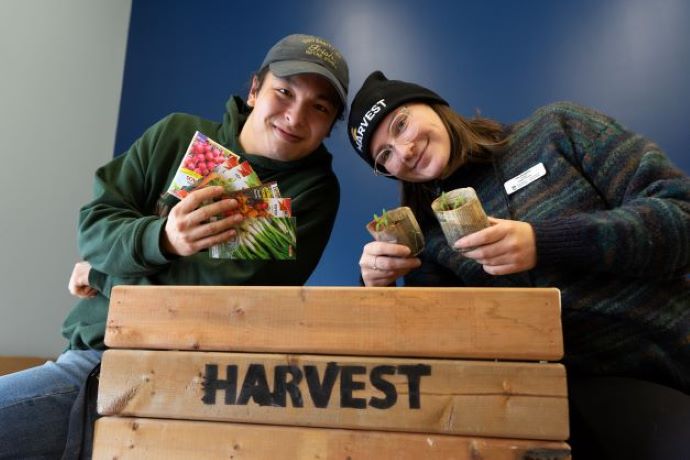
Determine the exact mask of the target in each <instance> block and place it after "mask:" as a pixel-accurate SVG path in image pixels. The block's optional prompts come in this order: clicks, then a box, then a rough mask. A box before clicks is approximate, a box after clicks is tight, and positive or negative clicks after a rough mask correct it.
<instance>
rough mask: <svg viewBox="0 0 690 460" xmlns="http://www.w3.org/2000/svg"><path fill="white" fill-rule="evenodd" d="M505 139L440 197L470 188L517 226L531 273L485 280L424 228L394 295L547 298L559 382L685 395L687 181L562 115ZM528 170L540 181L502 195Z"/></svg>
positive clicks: (653, 153)
mask: <svg viewBox="0 0 690 460" xmlns="http://www.w3.org/2000/svg"><path fill="white" fill-rule="evenodd" d="M508 130H509V139H508V144H507V145H506V148H505V149H504V150H503V151H502V152H501V153H499V154H496V155H495V156H494V158H493V161H492V162H491V163H488V164H470V165H466V166H463V167H461V168H460V169H459V170H458V171H457V172H456V173H454V174H453V175H452V176H451V177H449V178H448V179H446V180H444V181H442V182H441V183H440V188H441V189H442V190H444V191H448V190H452V189H455V188H458V187H474V188H475V189H476V191H477V193H478V195H479V197H480V199H481V201H482V203H483V205H484V208H485V210H486V212H487V214H488V215H491V216H494V217H498V218H501V219H512V220H520V221H525V222H529V223H530V224H531V225H532V227H533V228H534V232H535V236H536V246H537V259H538V260H537V266H536V267H535V268H534V269H533V270H531V271H530V272H525V273H519V274H515V275H506V276H492V275H489V274H487V273H485V272H484V271H483V270H482V267H481V266H480V265H479V264H477V263H476V262H474V261H472V260H470V259H467V258H464V257H462V256H461V255H460V254H459V253H457V252H455V251H453V250H452V249H451V248H450V247H449V246H448V245H447V243H446V241H445V239H444V237H443V235H442V233H441V231H440V228H438V226H433V227H431V228H427V229H425V236H426V240H427V246H426V248H425V250H424V252H423V254H422V256H421V257H422V261H423V265H422V267H421V268H420V269H418V270H416V271H414V272H412V273H410V274H409V275H408V276H407V277H406V285H417V286H419V285H422V286H429V285H443V286H448V285H450V286H494V287H501V286H535V287H557V288H559V289H560V290H561V300H562V309H563V314H562V320H563V332H564V340H565V359H564V363H565V364H566V367H567V369H568V372H569V373H571V374H594V375H618V376H632V377H638V378H645V379H648V380H651V381H655V382H659V383H663V384H667V385H670V386H673V387H675V388H677V389H680V390H681V391H684V392H686V393H690V278H688V276H687V273H688V269H689V267H690V179H689V178H688V177H687V176H686V175H684V174H683V173H682V172H681V171H680V170H679V169H677V168H676V167H674V166H673V165H672V164H671V163H670V161H669V160H668V158H667V157H666V156H665V155H664V154H663V153H662V152H661V151H660V149H659V147H657V146H656V145H654V144H653V143H651V142H650V141H648V140H647V139H645V138H643V137H641V136H639V135H637V134H634V133H631V132H629V131H627V130H626V129H624V128H623V127H622V126H621V125H620V124H618V123H617V122H616V121H614V120H612V119H611V118H609V117H607V116H605V115H602V114H600V113H597V112H595V111H592V110H589V109H586V108H583V107H580V106H577V105H575V104H572V103H557V104H552V105H549V106H546V107H543V108H541V109H540V110H538V111H536V112H535V113H534V114H533V115H532V116H531V117H530V118H528V119H526V120H524V121H522V122H519V123H517V124H515V125H513V126H510V127H509V128H508ZM539 163H542V164H543V165H544V167H545V169H546V175H545V176H543V177H541V178H539V179H537V180H535V181H533V182H531V183H529V184H528V185H527V186H525V187H524V188H522V189H519V190H517V191H516V192H514V193H512V194H510V195H508V194H507V193H506V191H505V188H504V183H505V182H506V181H508V180H509V179H511V178H514V177H516V176H517V175H519V174H520V173H522V172H524V171H525V170H527V169H529V168H530V167H532V166H534V165H537V164H539Z"/></svg>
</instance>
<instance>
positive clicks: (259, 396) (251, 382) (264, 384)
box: [237, 364, 273, 406]
mask: <svg viewBox="0 0 690 460" xmlns="http://www.w3.org/2000/svg"><path fill="white" fill-rule="evenodd" d="M249 399H253V400H254V402H255V403H257V404H258V405H259V406H270V405H271V404H272V403H273V398H272V397H271V392H270V391H269V389H268V381H267V380H266V369H265V368H264V365H263V364H250V365H249V368H247V373H246V374H245V376H244V382H242V390H240V396H239V397H238V398H237V404H247V403H248V402H249Z"/></svg>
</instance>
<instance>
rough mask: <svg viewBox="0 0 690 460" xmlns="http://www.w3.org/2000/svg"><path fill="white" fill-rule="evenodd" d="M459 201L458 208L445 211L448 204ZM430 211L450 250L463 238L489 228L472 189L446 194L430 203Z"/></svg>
mask: <svg viewBox="0 0 690 460" xmlns="http://www.w3.org/2000/svg"><path fill="white" fill-rule="evenodd" d="M459 199H460V201H461V204H460V205H459V206H457V207H455V208H453V209H450V210H448V209H446V207H447V205H448V203H451V204H453V203H455V202H457V201H458V200H459ZM431 209H432V210H433V211H434V214H435V215H436V218H437V219H438V222H439V223H440V224H441V229H442V230H443V234H444V235H445V237H446V241H447V242H448V245H449V246H450V247H451V248H452V247H453V244H455V242H456V241H457V240H459V239H460V238H462V237H463V236H465V235H469V234H470V233H474V232H476V231H479V230H481V229H483V228H486V227H488V226H489V220H488V219H487V217H486V213H485V212H484V208H482V203H481V202H480V201H479V198H478V197H477V192H475V191H474V189H473V188H472V187H466V188H458V189H455V190H451V191H450V192H446V193H445V194H444V195H443V196H442V197H438V198H436V199H435V200H434V201H433V202H432V203H431Z"/></svg>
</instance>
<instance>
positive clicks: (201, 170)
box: [168, 131, 258, 199]
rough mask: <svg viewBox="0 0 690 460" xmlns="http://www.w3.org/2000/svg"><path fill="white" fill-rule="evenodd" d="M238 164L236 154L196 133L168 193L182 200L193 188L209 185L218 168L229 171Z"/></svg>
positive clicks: (238, 160) (238, 158)
mask: <svg viewBox="0 0 690 460" xmlns="http://www.w3.org/2000/svg"><path fill="white" fill-rule="evenodd" d="M239 164H240V157H239V156H238V155H237V154H235V153H234V152H232V151H231V150H229V149H227V148H225V147H224V146H222V145H220V144H219V143H217V142H215V141H214V140H212V139H210V138H208V137H206V136H205V135H203V134H202V133H200V132H199V131H197V132H195V133H194V136H193V137H192V140H191V142H190V143H189V147H187V151H186V153H185V155H184V157H183V158H182V162H181V163H180V165H179V166H178V168H177V172H176V173H175V177H174V178H173V181H172V183H171V184H170V187H168V193H169V194H171V195H173V196H175V197H177V198H179V199H182V198H184V197H185V196H187V194H189V192H190V191H192V190H194V189H195V188H199V187H203V186H207V185H210V184H209V183H210V182H211V181H212V180H213V179H215V178H216V177H217V172H216V170H217V169H219V167H220V168H222V170H230V169H232V168H235V167H237V166H238V165H239ZM257 181H258V178H257Z"/></svg>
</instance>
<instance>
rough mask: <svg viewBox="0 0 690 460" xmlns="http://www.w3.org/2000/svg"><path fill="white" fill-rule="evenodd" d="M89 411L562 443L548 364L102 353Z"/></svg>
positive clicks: (557, 395)
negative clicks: (94, 405)
mask: <svg viewBox="0 0 690 460" xmlns="http://www.w3.org/2000/svg"><path fill="white" fill-rule="evenodd" d="M209 366H210V367H209ZM213 369H215V371H213V372H211V371H212V370H213ZM327 369H329V370H328V372H327ZM419 369H425V370H426V371H425V372H417V371H418V370H419ZM250 370H251V371H250ZM411 370H415V371H414V372H417V374H416V375H417V378H416V380H415V378H414V372H413V371H411ZM381 371H383V372H381ZM328 373H330V374H331V377H330V378H326V374H328ZM327 381H330V384H326V382H327ZM415 382H416V383H415ZM98 411H99V413H101V414H103V415H122V416H139V417H151V418H174V419H196V420H211V421H231V422H250V423H263V424H274V425H300V426H311V427H333V428H356V429H368V430H390V431H405V432H424V433H445V434H457V435H469V436H482V437H503V438H521V439H543V440H557V441H563V440H566V439H568V434H569V427H568V403H567V387H566V376H565V369H564V367H563V366H562V365H560V364H550V363H516V362H486V361H468V360H465V361H462V360H451V359H429V358H420V359H403V358H367V357H345V356H322V355H285V354H283V355H280V354H248V353H229V352H189V351H144V350H108V351H106V352H105V353H104V355H103V362H102V367H101V378H100V385H99V397H98Z"/></svg>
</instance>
